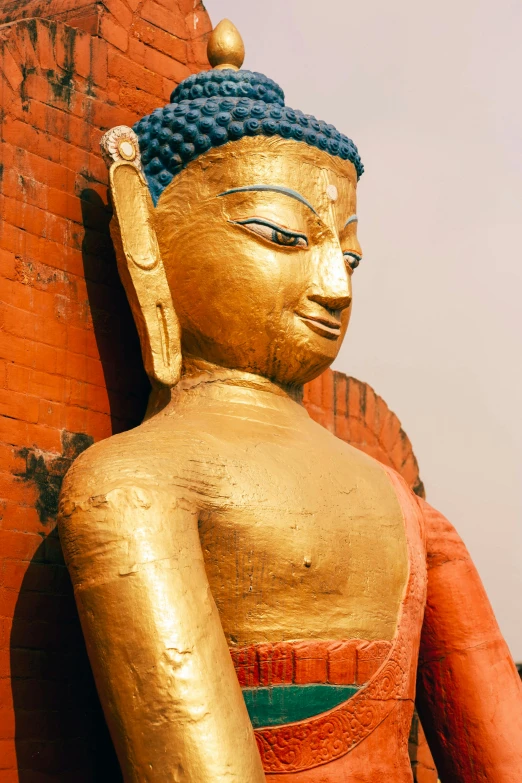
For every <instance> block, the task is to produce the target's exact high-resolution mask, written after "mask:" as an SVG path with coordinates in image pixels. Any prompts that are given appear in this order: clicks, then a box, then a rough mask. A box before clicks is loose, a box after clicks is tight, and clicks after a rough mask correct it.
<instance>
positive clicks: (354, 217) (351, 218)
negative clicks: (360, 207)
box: [343, 215, 359, 229]
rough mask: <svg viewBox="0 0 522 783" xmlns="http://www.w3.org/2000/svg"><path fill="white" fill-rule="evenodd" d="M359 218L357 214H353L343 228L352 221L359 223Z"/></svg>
mask: <svg viewBox="0 0 522 783" xmlns="http://www.w3.org/2000/svg"><path fill="white" fill-rule="evenodd" d="M358 220H359V218H358V217H357V215H351V217H349V218H348V220H347V221H346V223H345V224H344V226H343V229H344V228H346V226H349V225H350V223H357V221H358Z"/></svg>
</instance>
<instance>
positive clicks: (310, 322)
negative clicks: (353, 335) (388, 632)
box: [297, 313, 341, 340]
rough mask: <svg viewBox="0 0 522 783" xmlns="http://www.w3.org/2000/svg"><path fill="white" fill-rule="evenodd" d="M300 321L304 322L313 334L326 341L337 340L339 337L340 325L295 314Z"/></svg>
mask: <svg viewBox="0 0 522 783" xmlns="http://www.w3.org/2000/svg"><path fill="white" fill-rule="evenodd" d="M297 315H298V316H299V318H300V319H301V321H304V322H305V324H306V325H307V326H309V327H310V329H311V330H312V331H313V332H316V333H317V334H320V335H321V337H326V338H327V339H328V340H337V338H338V337H340V336H341V323H340V322H339V321H333V320H330V319H328V318H323V317H322V316H316V315H302V314H301V313H297Z"/></svg>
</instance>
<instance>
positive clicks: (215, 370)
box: [145, 357, 303, 419]
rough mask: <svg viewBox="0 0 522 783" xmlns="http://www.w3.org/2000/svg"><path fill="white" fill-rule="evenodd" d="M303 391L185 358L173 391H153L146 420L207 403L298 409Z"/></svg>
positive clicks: (249, 374) (299, 388)
mask: <svg viewBox="0 0 522 783" xmlns="http://www.w3.org/2000/svg"><path fill="white" fill-rule="evenodd" d="M302 396H303V392H302V387H287V386H282V385H280V384H278V383H274V382H273V381H270V380H269V379H268V378H264V377H263V376H261V375H255V374H254V373H249V372H245V371H243V370H231V369H228V368H226V367H221V366H219V365H216V364H211V363H210V362H206V361H204V360H202V359H196V358H193V357H184V358H183V369H182V373H181V378H180V380H179V382H178V384H177V385H176V386H175V387H174V388H173V389H162V390H159V391H156V390H153V391H152V393H151V397H150V400H149V406H148V408H147V414H146V416H145V418H146V419H148V418H151V416H154V415H155V414H156V413H159V412H160V411H161V412H163V413H167V414H168V413H169V411H170V410H172V409H173V408H178V407H179V406H186V405H188V406H192V405H197V404H198V401H199V403H201V402H202V401H203V399H206V400H207V401H209V402H211V401H212V402H213V403H215V404H219V402H223V403H227V404H228V405H229V404H231V403H237V404H248V405H255V406H261V407H263V408H266V407H269V408H277V409H285V408H287V407H288V406H290V408H292V409H294V408H295V407H296V404H297V405H298V406H299V407H301V401H302Z"/></svg>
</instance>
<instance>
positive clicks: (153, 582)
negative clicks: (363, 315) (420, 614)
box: [60, 137, 408, 783]
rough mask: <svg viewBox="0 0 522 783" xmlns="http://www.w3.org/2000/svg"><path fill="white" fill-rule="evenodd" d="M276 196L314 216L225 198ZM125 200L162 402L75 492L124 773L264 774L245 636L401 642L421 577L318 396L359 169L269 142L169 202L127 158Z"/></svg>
mask: <svg viewBox="0 0 522 783" xmlns="http://www.w3.org/2000/svg"><path fill="white" fill-rule="evenodd" d="M259 184H264V185H270V186H272V187H275V188H283V189H287V190H288V189H290V190H291V191H293V192H296V193H298V194H301V196H302V197H304V199H305V200H306V201H307V202H309V204H310V205H311V206H312V207H313V210H314V211H312V209H310V208H309V207H307V206H306V205H305V204H303V203H302V202H301V201H300V200H298V199H296V198H294V197H290V196H288V195H287V194H285V193H284V192H281V191H279V190H277V192H274V191H272V190H271V191H268V190H256V191H240V192H235V193H231V194H229V195H220V194H223V193H225V192H226V191H228V190H234V189H237V188H240V187H247V186H253V185H259ZM332 186H334V187H335V188H336V190H337V194H338V197H337V199H336V200H335V201H333V200H332V199H331V198H330V197H329V193H332V192H333V190H332V189H331V188H332ZM329 188H330V191H329V190H328V189H329ZM111 189H112V196H113V200H114V204H115V213H116V220H117V223H116V224H115V230H114V236H115V243H116V246H117V250H118V263H119V269H120V274H121V276H122V280H123V282H124V284H125V287H126V291H127V294H128V296H129V301H130V303H131V307H132V310H133V313H134V317H135V319H136V322H137V325H138V331H139V333H140V339H141V345H142V350H143V355H144V362H145V366H146V368H147V372H148V373H149V377H150V378H151V381H152V384H153V392H152V395H151V403H150V405H149V411H148V414H147V419H146V421H145V422H144V423H143V424H142V425H140V426H139V427H137V428H136V429H134V430H132V431H130V432H126V433H123V434H121V435H117V436H114V437H112V438H109V439H108V440H106V441H103V442H101V443H98V444H96V445H95V446H93V447H92V448H90V449H89V450H88V451H87V452H85V453H84V454H83V455H82V456H81V457H80V458H79V460H77V461H76V462H75V464H74V465H73V468H72V469H71V471H70V472H69V474H68V476H67V478H66V480H65V483H64V487H63V491H62V497H61V517H60V535H61V539H62V543H63V548H64V552H65V556H66V560H67V563H68V566H69V570H70V574H71V578H72V581H73V584H74V589H75V595H76V600H77V604H78V609H79V613H80V617H81V621H82V627H83V631H84V634H85V638H86V642H87V647H88V651H89V656H90V660H91V662H92V666H93V670H94V674H95V678H96V683H97V687H98V690H99V693H100V697H101V700H102V703H103V706H104V710H105V714H106V716H107V721H108V724H109V727H110V730H111V734H112V737H113V740H114V743H115V746H116V749H117V752H118V756H119V759H120V763H121V766H122V769H123V773H124V777H125V780H126V781H140V783H142V782H143V781H158V782H159V781H161V783H164V781H181V782H183V783H184V782H187V783H188V782H189V781H190V783H207V782H208V783H210V782H211V781H212V783H225V781H226V782H227V783H246V781H248V783H261V781H263V780H264V779H265V778H264V774H263V771H262V768H261V764H260V760H259V754H258V752H257V748H256V745H255V741H254V734H253V730H252V727H251V724H250V721H249V718H248V714H247V712H246V708H245V705H244V702H243V698H242V695H241V690H240V688H239V684H238V681H237V678H236V675H235V672H234V668H233V665H232V661H231V658H230V654H229V650H228V647H229V645H230V646H232V645H239V646H244V645H248V644H253V643H257V642H263V641H268V642H278V641H282V640H288V639H325V640H336V639H349V638H352V637H353V638H361V639H392V637H393V635H394V632H395V629H396V626H397V618H398V612H399V608H400V604H401V599H402V595H403V592H404V586H405V583H406V579H407V575H408V563H407V551H406V541H405V533H404V528H403V519H402V514H401V510H400V507H399V504H398V501H397V498H396V495H395V492H394V490H393V489H392V487H391V485H390V483H389V481H388V479H387V477H386V475H385V473H384V472H383V470H382V469H381V467H380V466H379V465H378V463H376V462H375V461H374V460H372V459H370V458H369V457H367V456H365V455H364V454H362V453H361V452H359V451H357V450H356V449H353V448H351V447H350V446H348V445H347V444H345V443H344V442H342V441H340V440H338V439H337V438H335V437H334V436H333V435H332V434H331V433H329V432H328V431H327V430H325V429H323V428H322V427H320V426H319V425H317V424H315V423H314V422H313V421H312V420H311V419H310V418H309V416H308V414H307V413H306V411H305V409H304V408H303V407H302V405H301V403H300V395H301V389H302V385H303V384H304V383H305V382H307V381H308V380H310V379H311V378H313V377H316V376H317V375H318V374H319V373H320V372H322V371H323V370H324V369H325V368H326V367H328V366H329V365H330V363H331V362H332V361H333V360H334V359H335V357H336V356H337V353H338V351H339V347H340V345H341V342H342V338H343V337H344V334H345V332H346V329H347V327H348V322H349V318H350V312H351V298H352V273H351V271H350V269H349V268H348V267H347V265H346V262H345V259H344V258H343V251H353V252H357V253H360V252H361V251H360V247H359V243H358V240H357V235H356V231H357V223H356V222H351V223H350V224H349V225H347V226H345V224H346V221H347V219H348V218H349V217H350V216H352V215H354V213H355V212H356V174H355V170H354V167H353V165H352V164H351V163H349V162H345V161H341V160H339V159H337V158H332V157H330V156H329V155H327V154H326V153H324V152H322V151H320V150H317V149H315V148H312V147H308V146H305V145H304V144H300V143H299V142H295V141H284V140H282V139H267V138H264V137H255V138H245V139H243V140H241V141H238V142H234V143H231V144H227V145H225V146H224V147H222V148H219V149H215V150H212V151H210V152H208V153H206V154H205V155H203V156H201V157H200V158H198V159H197V160H195V161H193V162H192V163H190V165H189V166H187V168H186V169H185V170H184V171H183V172H182V173H181V174H179V175H178V176H177V177H176V178H175V179H174V180H173V182H172V183H171V184H170V185H169V187H168V188H167V189H166V190H165V191H164V193H163V194H162V196H161V198H160V200H159V202H158V205H157V207H156V209H154V208H153V207H152V203H151V200H150V196H149V194H148V190H147V186H146V184H145V181H144V180H143V177H142V175H141V173H140V172H139V171H138V169H137V168H136V167H135V166H133V165H132V164H127V163H125V162H122V161H118V162H116V163H114V164H113V165H112V167H111ZM252 218H258V219H260V220H261V221H265V222H266V221H269V222H272V223H275V224H277V225H279V226H281V227H282V228H283V229H285V230H291V231H293V232H298V233H299V234H302V235H304V236H306V238H307V241H308V246H307V247H306V248H303V247H289V246H282V245H277V244H274V243H273V241H272V240H271V239H269V238H267V237H266V235H261V234H259V233H256V232H255V231H254V230H253V229H252V228H249V225H250V226H251V225H252V224H241V223H240V221H245V220H250V219H252ZM263 225H264V224H263ZM256 230H257V229H256ZM321 319H322V321H325V320H326V321H328V320H329V321H330V322H331V323H334V322H336V323H338V328H337V327H335V326H331V327H327V325H325V323H323V322H322V321H321ZM328 328H330V331H328ZM336 329H337V331H336ZM182 356H183V366H182V367H180V362H181V357H182ZM178 378H180V379H179V381H178Z"/></svg>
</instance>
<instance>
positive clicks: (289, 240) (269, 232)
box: [234, 218, 308, 248]
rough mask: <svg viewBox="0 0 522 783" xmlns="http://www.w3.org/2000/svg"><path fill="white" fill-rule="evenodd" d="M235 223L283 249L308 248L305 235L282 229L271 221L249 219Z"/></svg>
mask: <svg viewBox="0 0 522 783" xmlns="http://www.w3.org/2000/svg"><path fill="white" fill-rule="evenodd" d="M234 222H235V223H237V224H238V225H240V226H245V227H246V228H248V229H249V230H250V231H253V233H254V234H258V235H259V236H260V237H263V239H268V241H269V242H274V243H275V244H276V245H282V246H283V247H301V248H306V247H308V239H307V238H306V236H305V234H300V233H299V232H298V231H290V229H288V228H282V227H281V226H278V225H277V224H276V223H272V222H271V221H270V220H265V219H264V218H247V219H246V220H235V221H234Z"/></svg>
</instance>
